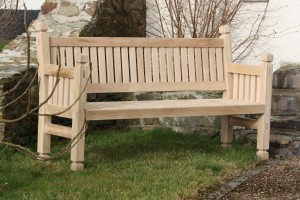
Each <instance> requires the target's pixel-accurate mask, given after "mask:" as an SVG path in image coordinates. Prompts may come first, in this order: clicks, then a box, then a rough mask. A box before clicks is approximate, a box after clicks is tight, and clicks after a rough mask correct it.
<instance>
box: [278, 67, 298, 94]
mask: <svg viewBox="0 0 300 200" xmlns="http://www.w3.org/2000/svg"><path fill="white" fill-rule="evenodd" d="M273 88H281V89H282V88H286V89H297V88H298V89H300V66H299V65H292V64H291V65H286V66H283V67H280V68H279V69H278V70H276V71H275V72H274V74H273Z"/></svg>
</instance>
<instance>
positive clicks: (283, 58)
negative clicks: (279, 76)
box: [147, 0, 300, 70]
mask: <svg viewBox="0 0 300 200" xmlns="http://www.w3.org/2000/svg"><path fill="white" fill-rule="evenodd" d="M160 1H161V0H159V2H160ZM266 5H267V3H265V2H252V3H244V6H243V7H242V10H241V11H240V12H239V14H238V15H237V17H236V21H239V22H234V23H233V25H232V26H233V27H232V29H233V38H234V40H233V41H234V44H235V45H236V44H238V43H239V41H241V40H243V39H244V38H246V37H247V36H248V35H249V31H250V30H251V27H252V25H253V24H255V23H254V21H255V20H256V19H257V18H259V17H258V16H262V13H263V11H264V9H265V8H266ZM147 7H148V10H147V31H148V36H150V37H153V36H160V33H159V29H160V25H159V18H158V14H157V10H156V8H155V7H156V6H155V1H154V0H151V1H150V0H147ZM237 24H238V25H237ZM256 25H257V23H256ZM151 33H154V34H151ZM258 34H259V39H258V40H257V41H256V42H255V45H254V46H251V48H248V50H249V52H248V53H246V54H244V55H246V56H245V57H244V58H242V59H240V60H237V62H243V63H248V64H259V63H260V57H261V55H262V54H263V53H264V52H269V53H272V54H274V62H273V64H274V70H276V69H278V68H279V67H280V66H282V65H285V64H286V63H300V0H287V1H283V0H269V4H268V9H267V14H266V18H265V20H264V21H263V24H262V30H261V31H260V32H259V33H258ZM246 45H247V43H246ZM241 50H243V48H240V51H241ZM234 55H235V56H237V55H238V52H235V53H234ZM235 56H234V57H235Z"/></svg>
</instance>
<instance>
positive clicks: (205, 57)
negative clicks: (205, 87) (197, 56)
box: [202, 48, 210, 81]
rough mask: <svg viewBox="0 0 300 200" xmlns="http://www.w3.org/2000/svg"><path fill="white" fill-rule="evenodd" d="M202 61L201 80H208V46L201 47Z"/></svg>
mask: <svg viewBox="0 0 300 200" xmlns="http://www.w3.org/2000/svg"><path fill="white" fill-rule="evenodd" d="M202 61H203V65H202V67H203V80H204V81H210V77H209V57H208V48H202Z"/></svg>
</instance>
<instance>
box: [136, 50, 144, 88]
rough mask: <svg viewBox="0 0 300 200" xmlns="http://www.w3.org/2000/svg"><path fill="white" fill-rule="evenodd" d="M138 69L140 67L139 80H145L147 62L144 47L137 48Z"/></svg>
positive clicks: (141, 81) (142, 81)
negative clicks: (145, 62) (145, 61)
mask: <svg viewBox="0 0 300 200" xmlns="http://www.w3.org/2000/svg"><path fill="white" fill-rule="evenodd" d="M136 53H137V65H138V66H137V69H138V82H139V83H144V82H145V67H144V66H145V64H144V50H143V48H137V52H136Z"/></svg>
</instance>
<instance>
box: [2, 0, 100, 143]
mask: <svg viewBox="0 0 300 200" xmlns="http://www.w3.org/2000/svg"><path fill="white" fill-rule="evenodd" d="M96 5H97V1H94V0H46V1H45V3H44V4H43V5H42V8H41V12H40V14H39V16H38V19H37V20H39V21H43V22H44V23H46V24H47V25H48V26H49V33H50V35H51V36H78V35H79V33H80V32H81V31H82V29H83V27H84V26H85V25H86V24H88V23H89V22H90V20H91V17H92V15H93V14H94V12H95V10H96ZM34 24H35V22H33V23H32V24H31V25H30V27H29V31H30V33H31V35H30V51H31V57H30V60H31V65H30V66H31V68H32V70H34V69H36V67H37V59H36V46H35V29H34ZM26 52H27V40H26V34H25V33H23V34H22V35H19V36H18V37H17V38H15V39H14V40H13V41H11V42H10V43H9V44H8V45H6V47H5V49H4V50H3V51H2V52H1V53H0V90H1V92H3V91H5V90H7V89H9V87H11V86H12V85H14V84H15V83H16V81H17V80H18V79H19V78H20V77H21V76H22V75H24V73H25V71H26V63H27V53H26ZM29 80H30V78H29V79H27V80H26V81H29ZM26 85H27V82H25V83H24V84H22V85H21V87H20V88H19V89H18V91H17V92H16V93H15V94H13V95H7V96H4V97H1V98H0V104H1V107H2V106H4V105H5V104H6V103H7V102H10V101H11V100H12V99H13V98H14V97H15V96H16V95H17V94H20V92H21V91H23V90H24V87H25V86H26ZM35 91H36V90H35ZM37 99H38V96H37V93H36V95H35V99H33V102H34V103H35V104H36V103H37ZM24 101H25V99H23V100H20V101H19V103H17V104H16V105H15V106H13V107H10V108H6V109H4V112H2V110H1V111H0V116H1V117H2V118H8V119H11V118H15V117H18V114H20V113H21V112H22V111H24V110H23V109H24V108H25V107H26V106H24V105H25V104H24ZM36 119H37V118H36V116H30V117H28V118H26V119H24V120H22V121H21V122H20V123H18V124H17V125H16V124H8V123H7V124H4V123H1V124H0V139H3V138H4V132H5V138H6V139H10V140H12V141H15V142H17V143H22V144H23V143H26V142H29V141H34V140H35V137H36V129H37V126H36Z"/></svg>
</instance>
